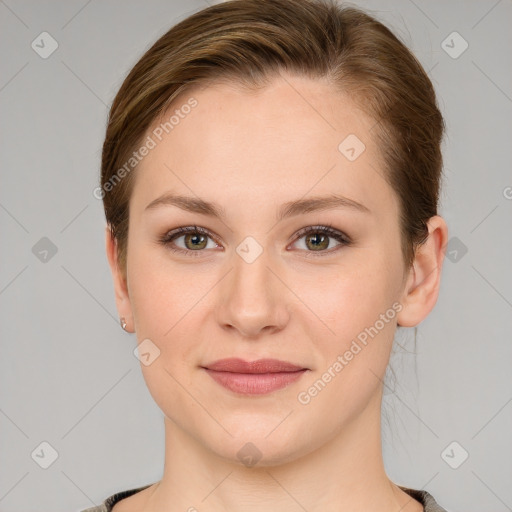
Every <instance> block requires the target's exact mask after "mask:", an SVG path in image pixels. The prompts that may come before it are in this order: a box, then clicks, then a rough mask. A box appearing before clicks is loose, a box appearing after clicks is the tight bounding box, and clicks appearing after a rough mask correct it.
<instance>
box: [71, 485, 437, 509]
mask: <svg viewBox="0 0 512 512" xmlns="http://www.w3.org/2000/svg"><path fill="white" fill-rule="evenodd" d="M150 485H153V484H149V485H145V486H143V487H137V488H136V489H129V490H127V491H121V492H118V493H116V494H113V495H112V496H109V497H108V498H107V499H106V500H105V501H104V502H103V503H102V504H101V505H98V506H97V507H91V508H86V509H84V510H81V511H80V512H111V510H112V508H113V507H114V505H115V504H116V503H117V502H118V501H121V500H122V499H124V498H128V496H131V495H132V494H135V493H137V492H139V491H142V490H143V489H146V488H148V487H150ZM399 487H400V489H402V491H404V492H406V493H407V494H408V495H409V496H412V497H413V498H414V499H415V500H417V501H419V502H420V503H421V504H422V505H423V510H424V512H447V511H446V510H445V509H444V508H442V507H440V506H439V505H438V504H437V502H436V500H435V499H434V498H433V497H432V495H431V494H429V493H428V492H427V491H419V490H416V489H409V488H408V487H402V486H399Z"/></svg>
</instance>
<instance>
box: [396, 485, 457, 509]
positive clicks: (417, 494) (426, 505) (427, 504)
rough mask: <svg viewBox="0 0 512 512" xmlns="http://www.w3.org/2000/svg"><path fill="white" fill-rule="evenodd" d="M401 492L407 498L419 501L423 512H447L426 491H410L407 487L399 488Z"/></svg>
mask: <svg viewBox="0 0 512 512" xmlns="http://www.w3.org/2000/svg"><path fill="white" fill-rule="evenodd" d="M399 487H400V489H402V491H404V492H406V493H407V494H408V495H409V496H411V497H412V498H414V499H415V500H417V501H419V502H420V503H421V504H422V505H423V509H424V511H425V512H448V511H447V510H446V509H444V508H443V507H441V506H440V505H439V504H438V503H437V501H436V500H435V499H434V497H433V496H432V495H431V494H430V493H428V492H427V491H423V490H418V489H410V488H408V487H402V486H399Z"/></svg>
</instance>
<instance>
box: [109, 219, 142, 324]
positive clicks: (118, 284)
mask: <svg viewBox="0 0 512 512" xmlns="http://www.w3.org/2000/svg"><path fill="white" fill-rule="evenodd" d="M105 247H106V251H107V258H108V263H109V265H110V271H111V272H112V280H113V281H114V292H115V297H116V306H117V311H118V313H119V317H120V318H124V320H125V322H126V327H125V330H126V331H128V332H135V331H134V327H133V314H132V306H131V302H130V297H129V295H128V286H127V282H126V279H125V277H124V275H123V273H122V271H121V269H120V268H119V264H118V247H117V240H116V239H115V238H114V237H113V236H112V232H111V231H110V227H109V226H107V227H106V228H105Z"/></svg>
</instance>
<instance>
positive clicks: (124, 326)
mask: <svg viewBox="0 0 512 512" xmlns="http://www.w3.org/2000/svg"><path fill="white" fill-rule="evenodd" d="M119 323H120V324H121V327H122V328H123V329H124V330H125V331H126V326H127V325H128V324H127V323H126V320H125V319H124V317H121V318H120V319H119Z"/></svg>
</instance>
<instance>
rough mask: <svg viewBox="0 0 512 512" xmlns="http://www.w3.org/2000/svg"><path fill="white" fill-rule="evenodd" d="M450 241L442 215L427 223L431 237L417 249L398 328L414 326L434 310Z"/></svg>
mask: <svg viewBox="0 0 512 512" xmlns="http://www.w3.org/2000/svg"><path fill="white" fill-rule="evenodd" d="M447 239H448V227H447V225H446V222H445V221H444V219H443V218H442V217H440V216H439V215H435V216H434V217H431V218H430V219H429V221H428V238H427V240H426V241H425V242H424V243H423V244H422V245H421V246H419V247H418V248H417V250H416V255H415V258H414V262H413V265H412V267H411V269H410V271H409V276H408V278H407V284H406V286H405V288H404V291H403V295H402V300H401V301H400V303H401V304H402V306H403V309H402V310H401V311H400V313H398V316H397V321H398V325H401V326H403V327H414V326H416V325H418V324H419V323H420V322H422V321H423V320H424V319H425V318H426V317H427V316H428V314H429V313H430V311H432V309H433V308H434V306H435V304H436V302H437V297H438V295H439V287H440V285H441V269H442V266H443V260H444V253H445V250H446V244H447Z"/></svg>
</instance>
